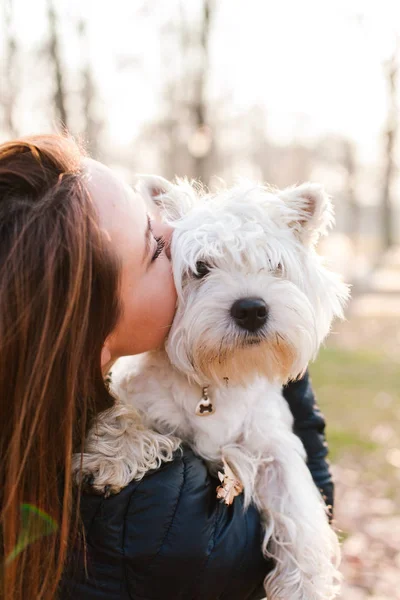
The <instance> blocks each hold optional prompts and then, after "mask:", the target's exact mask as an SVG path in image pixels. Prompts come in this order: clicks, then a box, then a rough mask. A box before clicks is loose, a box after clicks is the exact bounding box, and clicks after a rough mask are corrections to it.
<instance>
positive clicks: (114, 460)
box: [72, 403, 180, 495]
mask: <svg viewBox="0 0 400 600" xmlns="http://www.w3.org/2000/svg"><path fill="white" fill-rule="evenodd" d="M179 444H180V440H179V439H178V438H175V437H172V436H165V435H161V434H159V433H157V432H155V431H152V430H150V429H146V428H145V427H143V425H142V423H141V419H140V417H139V415H138V413H137V411H136V410H135V409H134V408H131V407H129V406H126V405H124V404H120V403H117V404H116V405H115V406H114V407H113V408H111V409H110V410H108V411H105V412H104V413H102V414H101V415H99V416H98V417H97V419H96V421H95V423H94V425H93V427H92V428H91V430H90V431H89V434H88V436H87V439H86V443H85V451H84V453H83V454H82V455H81V454H74V456H73V463H72V465H73V466H72V470H73V478H74V481H75V483H78V484H79V483H80V482H82V484H83V485H84V486H85V487H86V486H87V487H89V488H90V489H91V491H93V492H96V493H98V494H102V495H103V494H104V495H110V494H116V493H118V492H119V491H120V490H121V489H122V488H124V487H125V486H127V485H128V483H129V482H130V481H132V480H133V479H137V480H139V479H141V478H142V477H143V476H144V475H145V474H146V473H147V472H148V471H150V470H152V469H157V468H158V467H159V466H160V465H161V463H163V462H168V461H171V460H172V459H173V454H174V452H175V450H177V449H178V447H179Z"/></svg>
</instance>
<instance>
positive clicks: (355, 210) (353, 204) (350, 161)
mask: <svg viewBox="0 0 400 600" xmlns="http://www.w3.org/2000/svg"><path fill="white" fill-rule="evenodd" d="M343 164H344V168H345V170H346V175H347V177H346V184H345V185H346V187H345V194H346V197H347V203H348V207H349V219H348V223H347V234H348V235H349V236H351V237H354V239H355V241H356V243H358V237H359V233H360V220H361V210H360V205H359V203H358V200H357V196H356V177H357V160H356V148H355V145H354V143H353V142H351V141H350V140H344V141H343Z"/></svg>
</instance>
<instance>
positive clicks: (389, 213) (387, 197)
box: [381, 41, 399, 249]
mask: <svg viewBox="0 0 400 600" xmlns="http://www.w3.org/2000/svg"><path fill="white" fill-rule="evenodd" d="M398 51H399V41H398V43H397V46H396V50H395V51H394V53H393V55H392V56H391V58H390V60H389V61H388V62H387V64H386V65H385V67H386V78H387V84H388V115H387V125H386V131H385V158H384V162H385V167H384V179H383V189H382V198H381V208H382V236H383V240H382V241H383V247H384V249H387V248H390V246H392V245H393V244H394V243H395V234H394V221H393V208H392V199H391V189H392V183H393V180H394V178H395V171H396V167H395V158H394V154H395V145H396V138H397V133H398V128H399V119H398V115H397V112H398V108H397V75H398V70H399V66H398Z"/></svg>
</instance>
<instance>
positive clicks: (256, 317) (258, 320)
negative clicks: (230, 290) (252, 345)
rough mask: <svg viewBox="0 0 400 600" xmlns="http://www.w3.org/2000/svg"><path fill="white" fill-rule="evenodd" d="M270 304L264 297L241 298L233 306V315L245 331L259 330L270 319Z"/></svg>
mask: <svg viewBox="0 0 400 600" xmlns="http://www.w3.org/2000/svg"><path fill="white" fill-rule="evenodd" d="M268 312H269V311H268V306H267V305H266V303H265V302H264V300H263V299H262V298H240V299H239V300H236V302H234V303H233V304H232V306H231V316H232V318H233V319H234V321H235V323H236V324H237V325H238V326H239V327H240V328H241V329H244V330H245V331H251V332H252V333H253V332H255V331H258V330H259V329H261V328H262V327H264V325H265V324H266V322H267V321H268Z"/></svg>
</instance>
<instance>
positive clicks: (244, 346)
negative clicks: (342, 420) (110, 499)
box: [75, 176, 348, 600]
mask: <svg viewBox="0 0 400 600" xmlns="http://www.w3.org/2000/svg"><path fill="white" fill-rule="evenodd" d="M139 190H140V191H141V193H142V194H143V195H144V196H145V197H147V198H148V199H149V200H151V201H153V202H155V203H156V204H157V205H158V206H159V208H160V210H161V212H162V215H163V218H164V219H166V220H168V221H169V222H171V223H172V224H173V226H174V234H173V238H172V246H171V252H172V265H173V271H174V279H175V283H176V287H177V291H178V308H177V313H176V316H175V320H174V323H173V325H172V329H171V331H170V333H169V336H168V339H167V342H166V345H165V348H163V349H160V350H159V351H156V352H151V353H148V354H147V355H143V356H141V357H139V358H135V357H131V358H126V359H122V360H120V361H118V363H117V365H116V366H115V368H114V369H113V384H112V386H113V388H112V389H113V391H114V393H115V395H116V397H117V398H118V400H117V404H116V407H115V408H114V409H112V410H111V411H109V412H108V413H105V414H104V415H102V416H101V417H100V420H99V421H98V422H97V424H95V426H94V427H93V429H92V432H91V434H90V436H89V440H88V444H87V447H86V453H85V454H84V456H83V473H84V474H91V475H92V476H93V486H94V488H95V489H97V490H99V491H103V490H104V489H105V487H106V486H108V487H109V489H111V491H112V492H117V491H118V490H119V489H121V488H122V487H124V486H125V485H127V484H128V483H129V481H130V480H132V479H134V478H137V479H138V478H140V477H142V476H143V475H144V473H145V472H146V471H147V470H148V469H150V468H154V467H157V466H158V465H159V464H160V463H161V462H162V461H165V460H171V458H172V454H173V451H174V450H175V449H176V448H177V447H178V445H179V440H184V441H186V442H188V443H189V444H190V445H191V446H192V447H193V449H194V450H195V452H196V453H197V454H198V455H199V456H201V457H202V458H203V459H205V460H206V461H207V463H208V465H209V467H210V469H211V470H212V471H214V472H216V471H217V470H218V468H219V467H220V465H221V460H222V457H224V459H225V461H226V462H227V463H228V465H229V466H230V467H231V468H232V470H233V471H234V473H235V474H236V475H237V476H238V478H239V479H240V481H241V482H242V484H243V486H244V498H245V504H246V505H248V504H249V503H250V502H253V503H254V504H255V505H256V506H257V507H258V509H259V510H260V513H261V515H262V517H263V521H264V525H265V534H264V541H263V551H264V553H265V555H267V556H270V557H273V558H274V559H275V565H276V566H275V568H274V569H273V571H272V572H271V573H269V574H268V575H267V577H266V579H265V590H266V593H267V597H268V600H328V599H330V598H335V597H336V595H337V593H338V588H339V580H340V575H339V573H338V570H337V569H338V562H339V545H338V541H337V538H336V535H335V533H334V532H333V530H332V529H331V527H330V526H329V524H328V519H327V515H326V509H325V506H324V503H323V500H322V498H321V496H320V493H319V491H318V490H317V488H316V487H315V485H314V483H313V481H312V478H311V475H310V473H309V470H308V468H307V466H306V463H305V458H306V456H305V451H304V448H303V446H302V444H301V442H300V440H299V438H298V437H297V436H296V435H295V434H294V433H293V432H292V424H293V419H292V416H291V413H290V411H289V408H288V406H287V404H286V402H285V400H284V399H283V397H282V394H281V386H282V384H283V383H285V382H287V381H288V380H289V379H293V378H296V377H297V376H298V375H299V374H300V373H302V372H303V371H304V370H305V369H306V367H307V364H308V362H309V361H310V360H311V359H312V358H313V357H314V356H315V354H316V352H317V350H318V348H319V346H320V344H321V342H322V341H323V339H324V338H325V336H326V335H327V334H328V332H329V329H330V326H331V322H332V319H333V318H334V317H335V316H339V317H341V316H342V306H343V304H344V302H345V301H346V299H347V296H348V289H347V287H346V286H345V285H344V284H343V283H341V281H340V280H339V278H338V277H337V276H336V275H334V274H333V273H331V272H329V271H328V270H327V269H326V268H325V267H324V266H323V263H322V260H321V258H320V257H319V256H318V255H317V253H316V252H315V248H314V247H315V243H316V241H317V239H318V237H319V235H321V234H323V233H325V232H326V230H327V228H328V226H329V225H330V224H331V223H332V208H331V203H330V200H329V198H328V196H327V195H326V194H325V193H324V191H323V190H322V188H321V187H320V186H319V185H316V184H303V185H301V186H299V187H294V188H289V189H286V190H284V191H282V192H279V191H277V190H272V189H269V188H264V187H261V186H258V185H255V184H248V183H247V184H242V185H239V186H238V187H236V188H233V189H230V190H225V191H222V192H220V193H218V194H216V195H214V196H211V195H210V196H205V195H202V194H201V193H199V192H198V191H197V190H196V189H195V187H194V186H193V185H192V184H189V183H188V182H184V181H180V182H178V183H177V184H171V183H169V182H167V181H165V180H162V179H161V178H158V177H150V176H147V177H143V178H141V180H140V185H139ZM199 261H201V262H202V263H206V265H208V267H209V272H208V273H207V274H206V275H205V276H204V277H203V278H201V279H200V278H198V268H199ZM200 266H201V265H200ZM202 266H203V268H204V265H202ZM196 275H197V276H196ZM248 297H257V298H261V299H263V300H264V301H265V303H266V304H267V306H268V310H269V314H268V320H267V322H266V324H265V325H264V326H263V327H262V328H261V329H260V330H258V331H256V332H253V333H251V332H249V331H245V330H244V329H241V328H240V327H239V326H238V324H237V323H236V322H235V321H234V319H233V318H232V316H231V313H230V309H231V306H232V304H233V303H234V302H235V301H236V300H238V299H240V298H248ZM160 302H162V298H160ZM206 385H208V386H209V395H210V399H211V401H212V403H213V406H214V407H215V413H214V414H211V415H209V416H206V417H204V418H202V417H200V416H198V415H197V414H196V406H197V404H198V402H199V400H200V399H201V397H202V389H203V387H204V386H206ZM79 464H80V457H76V458H75V468H76V471H79Z"/></svg>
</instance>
